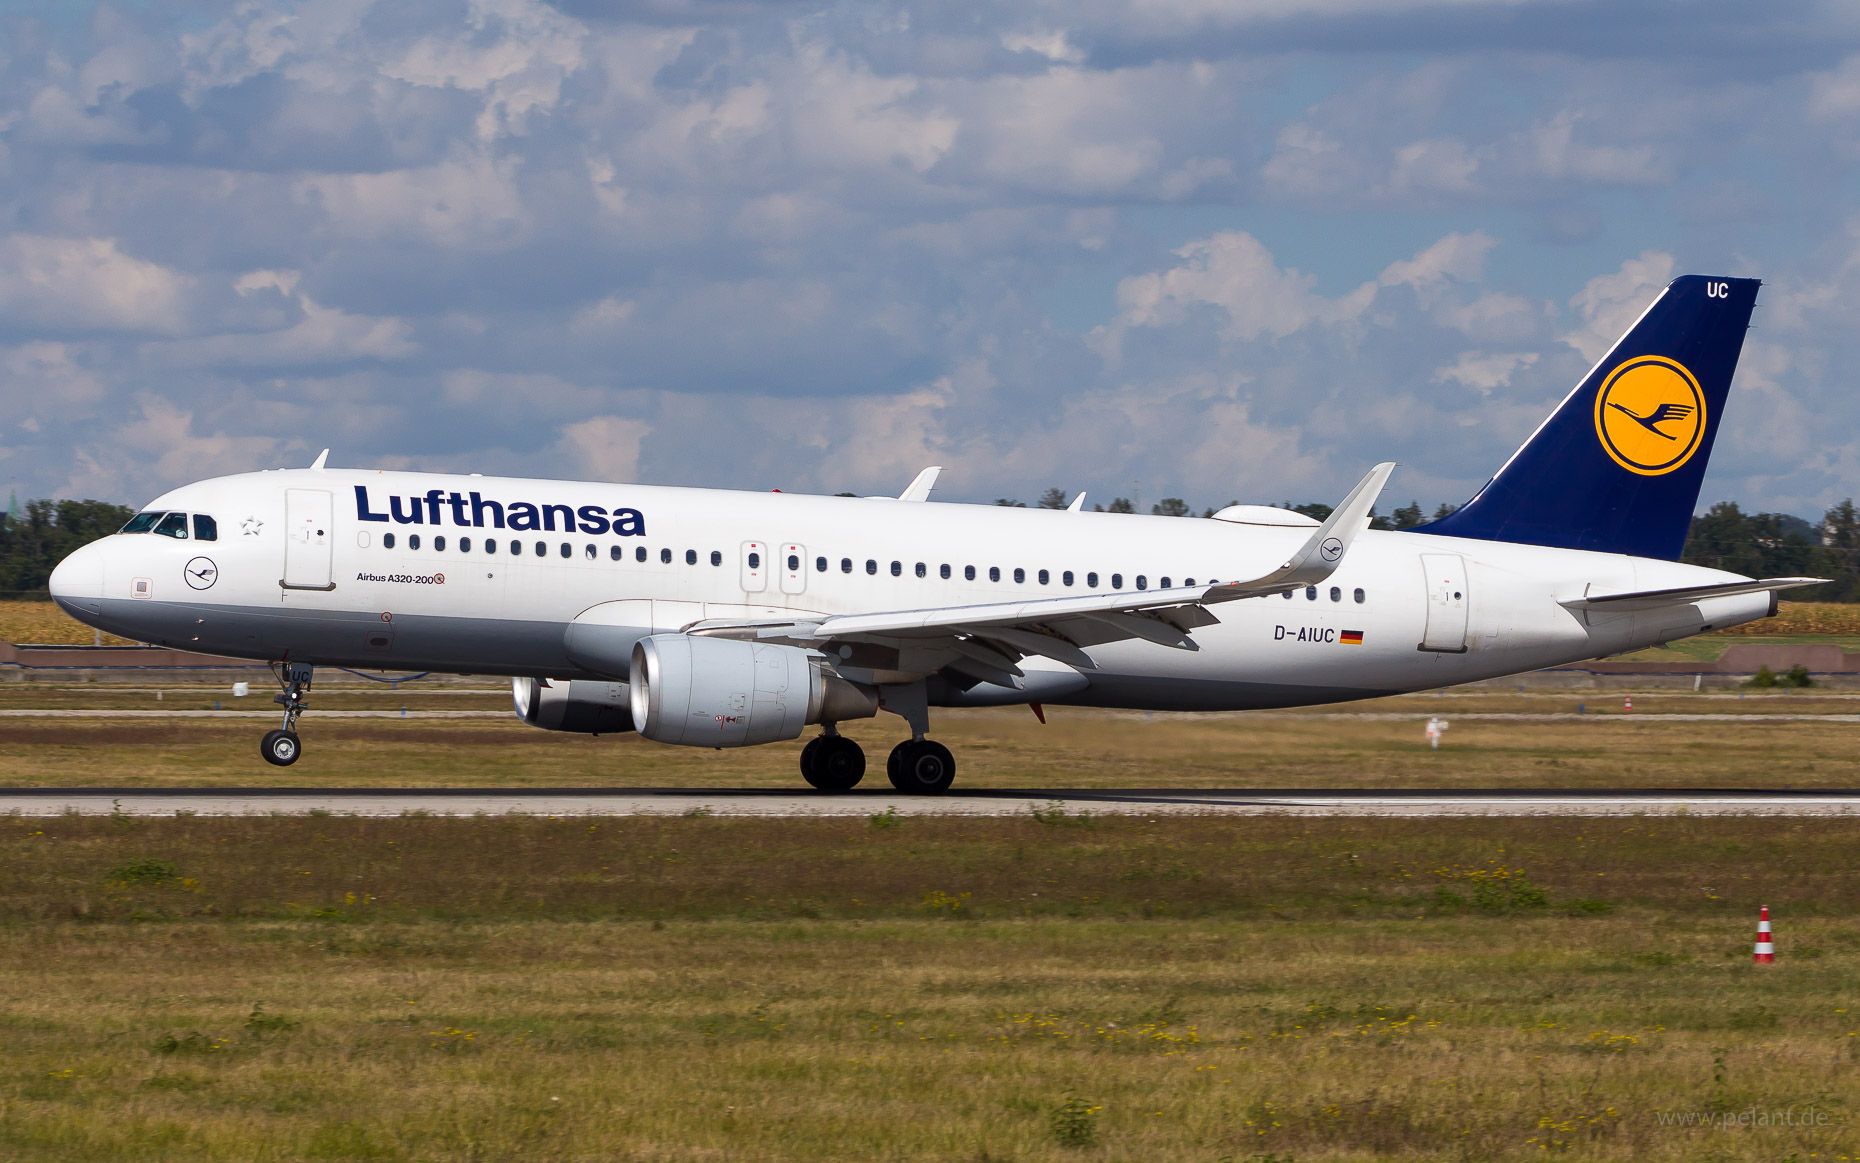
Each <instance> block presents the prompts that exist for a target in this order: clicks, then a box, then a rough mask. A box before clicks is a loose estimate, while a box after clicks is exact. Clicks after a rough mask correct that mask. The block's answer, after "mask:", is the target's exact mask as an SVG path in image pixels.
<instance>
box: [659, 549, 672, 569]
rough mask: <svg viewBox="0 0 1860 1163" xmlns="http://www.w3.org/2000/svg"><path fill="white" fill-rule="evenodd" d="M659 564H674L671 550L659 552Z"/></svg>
mask: <svg viewBox="0 0 1860 1163" xmlns="http://www.w3.org/2000/svg"><path fill="white" fill-rule="evenodd" d="M659 564H661V565H670V564H672V551H671V550H669V549H661V550H659Z"/></svg>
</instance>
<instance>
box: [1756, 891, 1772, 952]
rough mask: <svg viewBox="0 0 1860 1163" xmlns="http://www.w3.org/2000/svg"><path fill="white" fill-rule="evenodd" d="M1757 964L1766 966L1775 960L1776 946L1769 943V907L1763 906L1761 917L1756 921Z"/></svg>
mask: <svg viewBox="0 0 1860 1163" xmlns="http://www.w3.org/2000/svg"><path fill="white" fill-rule="evenodd" d="M1756 960H1757V964H1759V965H1766V964H1768V963H1770V962H1772V961H1774V960H1776V946H1775V945H1772V944H1771V943H1770V907H1769V906H1768V905H1764V906H1763V912H1762V915H1761V916H1760V917H1759V918H1758V920H1757V956H1756Z"/></svg>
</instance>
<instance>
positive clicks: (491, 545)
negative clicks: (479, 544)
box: [484, 537, 497, 553]
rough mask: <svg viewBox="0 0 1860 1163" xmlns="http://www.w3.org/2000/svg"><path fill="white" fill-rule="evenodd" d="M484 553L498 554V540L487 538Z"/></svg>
mask: <svg viewBox="0 0 1860 1163" xmlns="http://www.w3.org/2000/svg"><path fill="white" fill-rule="evenodd" d="M484 551H485V552H486V553H496V552H497V538H495V537H486V538H485V539H484Z"/></svg>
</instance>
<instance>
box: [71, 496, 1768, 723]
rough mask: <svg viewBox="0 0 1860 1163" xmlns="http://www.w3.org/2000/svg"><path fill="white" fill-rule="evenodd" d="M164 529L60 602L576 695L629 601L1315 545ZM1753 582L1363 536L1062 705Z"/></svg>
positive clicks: (1510, 657) (643, 504)
mask: <svg viewBox="0 0 1860 1163" xmlns="http://www.w3.org/2000/svg"><path fill="white" fill-rule="evenodd" d="M358 487H359V488H360V489H362V490H364V493H363V496H362V497H361V498H359V499H358V495H357V488H358ZM287 494H288V496H287ZM473 494H476V503H474V497H473ZM454 498H456V501H455V500H454ZM525 506H529V507H531V508H526V507H525ZM146 508H147V510H151V511H152V510H162V511H173V512H185V513H189V514H204V515H209V516H211V517H212V518H213V519H214V523H215V524H216V525H217V529H218V537H217V540H214V541H210V542H207V541H201V540H198V539H197V538H195V537H194V536H192V534H191V533H190V536H189V537H188V538H187V539H177V538H174V537H170V536H163V535H160V534H158V533H152V532H151V533H138V534H119V535H116V536H112V537H109V538H105V539H104V540H102V541H99V542H97V543H94V544H93V545H91V546H87V547H85V548H84V549H82V550H80V551H78V553H77V554H74V555H73V556H72V558H70V559H68V560H67V562H66V563H65V564H63V565H61V567H60V569H59V571H58V574H57V576H56V577H55V579H54V584H53V588H54V592H55V595H56V596H57V597H58V600H59V601H60V603H61V604H62V605H64V606H65V607H66V608H67V609H68V610H70V611H72V612H73V613H74V614H76V615H77V616H78V617H80V618H82V619H83V620H85V621H87V622H90V623H92V624H94V625H98V626H100V627H102V628H104V629H107V630H110V631H111V632H114V633H118V634H122V635H125V636H127V637H131V638H135V639H138V640H143V641H149V642H156V643H161V644H164V645H170V646H177V647H185V648H188V649H193V650H199V651H203V652H207V653H214V654H223V655H232V656H236V657H245V658H255V659H273V660H276V659H284V658H288V659H289V660H291V661H295V662H303V663H311V664H322V665H341V666H353V667H367V668H410V669H421V670H429V669H430V670H448V671H457V672H462V673H476V674H508V675H531V676H538V677H553V678H591V677H605V678H613V677H614V676H613V675H611V674H609V675H593V674H590V673H589V672H588V671H587V669H586V668H585V667H582V666H578V665H577V664H575V663H574V662H572V661H571V660H570V658H569V656H568V654H567V652H566V651H565V650H564V648H563V637H564V634H565V632H566V630H567V628H568V627H569V626H570V625H571V624H573V623H574V622H575V620H576V618H577V617H578V616H581V615H582V614H583V613H584V612H585V611H589V610H590V609H592V608H593V607H597V606H602V605H603V604H605V603H612V602H616V601H634V602H644V601H650V602H653V603H662V604H655V605H653V606H651V607H645V606H643V605H641V606H640V607H638V608H641V609H649V610H650V611H651V617H650V621H651V625H650V626H645V627H642V632H643V633H644V632H651V631H653V630H676V629H678V628H680V627H682V626H684V625H688V624H690V623H692V622H696V621H699V620H702V619H716V618H734V619H743V618H756V617H762V616H780V615H783V614H786V613H807V614H819V615H834V614H854V613H868V612H873V611H891V610H907V609H930V608H941V607H949V606H960V605H979V604H986V603H992V602H1008V601H1017V600H1025V599H1028V598H1037V597H1058V596H1065V595H1079V594H1087V593H1102V592H1111V591H1113V590H1136V589H1139V588H1158V587H1165V586H1170V585H1175V586H1180V585H1184V584H1189V583H1190V582H1191V580H1192V583H1194V584H1205V583H1208V582H1211V581H1232V580H1237V579H1247V578H1252V577H1257V576H1260V575H1261V574H1264V573H1267V572H1269V571H1270V570H1272V569H1273V568H1275V567H1276V566H1278V565H1279V564H1280V563H1281V562H1282V561H1284V560H1285V559H1286V557H1287V555H1288V554H1290V553H1291V552H1292V551H1293V550H1295V549H1296V548H1297V547H1298V546H1299V545H1300V544H1302V543H1303V541H1304V540H1305V538H1306V537H1307V536H1308V535H1309V533H1310V530H1309V529H1308V528H1299V527H1288V526H1273V525H1263V524H1236V523H1230V522H1226V521H1221V520H1201V519H1181V518H1168V517H1145V516H1130V515H1114V514H1107V513H1087V512H1067V511H1054V510H1041V509H1020V508H1012V509H1010V508H1003V507H994V506H977V505H961V504H940V503H916V502H907V501H897V500H889V499H856V498H840V497H819V496H805V495H799V494H785V493H748V492H734V491H724V490H711V489H687V488H664V487H654V486H647V485H625V484H597V483H579V482H570V481H552V480H527V479H513V478H492V477H479V476H452V475H441V474H427V473H398V472H364V471H352V470H335V469H327V470H323V469H305V470H281V471H273V472H262V473H251V474H245V475H240V476H233V477H222V478H218V479H214V480H208V481H203V482H200V483H198V484H193V485H188V486H185V487H183V488H180V489H176V490H174V491H172V492H169V493H167V494H165V495H163V496H161V497H158V498H157V499H155V500H154V501H153V502H151V503H150V504H149V505H148V506H147V507H146ZM532 508H533V510H534V517H533V518H532ZM570 516H572V517H573V528H572V529H571V528H569V527H568V526H569V520H568V519H569V517H570ZM376 518H379V519H376ZM416 518H417V519H416ZM500 521H501V525H502V527H499V523H500ZM545 524H547V525H548V526H549V527H548V528H544V527H543V526H544V525H545ZM616 526H617V527H618V531H616ZM390 537H391V539H392V547H390V546H389V544H388V543H389V539H390ZM416 538H417V541H418V544H417V547H416V545H415V540H416ZM442 539H443V548H442V547H441V544H440V543H441V541H442ZM487 542H491V543H494V546H492V547H489V548H488V547H487ZM513 544H514V546H515V551H514V552H513ZM642 551H643V552H642ZM1424 558H1425V561H1424ZM197 559H206V560H205V563H204V564H201V563H199V562H198V561H197ZM642 559H643V560H642ZM190 562H192V563H195V564H194V566H193V568H192V569H191V570H190ZM752 562H753V563H754V564H752ZM868 563H872V564H871V565H870V566H868ZM791 564H793V565H794V566H795V568H790V566H791ZM823 564H824V566H825V568H821V567H822V565H823ZM946 567H947V576H945V572H946ZM971 571H973V573H972V574H971ZM992 571H998V572H992ZM1094 575H1095V579H1096V580H1095V582H1093V581H1092V580H1091V579H1092V578H1093V576H1094ZM997 577H998V579H999V580H993V579H994V578H997ZM1068 577H1069V579H1070V581H1069V583H1068V580H1067V579H1068ZM1042 578H1044V580H1042ZM1017 579H1018V580H1017ZM1729 580H1735V577H1734V575H1729V574H1725V573H1722V572H1719V571H1716V570H1708V569H1701V568H1698V567H1694V566H1687V565H1681V564H1678V563H1675V562H1670V561H1659V560H1652V559H1646V558H1633V557H1625V556H1619V555H1613V554H1602V553H1591V552H1582V551H1574V550H1563V549H1551V548H1544V547H1538V546H1529V545H1516V544H1509V543H1500V542H1490V541H1474V540H1468V539H1464V538H1453V537H1441V536H1431V535H1429V534H1426V533H1424V532H1379V531H1366V532H1364V533H1362V534H1361V535H1360V536H1358V537H1357V538H1356V540H1355V542H1354V544H1353V545H1352V546H1351V547H1350V549H1349V551H1348V554H1347V556H1346V558H1345V560H1344V561H1343V562H1342V564H1341V566H1340V568H1339V569H1338V570H1337V572H1336V573H1335V574H1334V575H1333V576H1332V577H1331V578H1330V579H1329V580H1328V581H1327V582H1326V583H1325V584H1323V585H1321V586H1319V587H1317V588H1316V589H1315V590H1310V591H1307V590H1300V591H1298V592H1296V593H1294V594H1292V595H1289V596H1280V595H1274V596H1271V597H1259V598H1249V599H1245V600H1241V601H1234V602H1228V603H1223V604H1216V605H1212V606H1210V607H1209V609H1210V610H1211V611H1212V612H1213V613H1214V614H1215V615H1216V616H1217V617H1218V618H1219V624H1218V625H1212V626H1206V627H1202V628H1200V629H1197V630H1195V631H1194V632H1193V639H1194V641H1195V642H1196V643H1197V644H1198V645H1199V647H1200V649H1199V650H1198V651H1185V650H1181V649H1175V648H1171V647H1167V646H1161V645H1156V644H1153V643H1150V642H1146V641H1142V640H1129V641H1122V642H1116V643H1111V644H1108V645H1103V646H1095V647H1091V648H1090V649H1089V651H1088V653H1089V654H1090V656H1091V658H1092V660H1093V661H1094V662H1096V663H1097V664H1098V669H1097V670H1095V671H1090V672H1087V673H1086V674H1085V679H1086V681H1085V683H1084V684H1083V686H1082V687H1078V686H1077V680H1076V678H1075V676H1074V675H1073V673H1072V672H1071V671H1068V673H1067V678H1068V682H1069V684H1070V685H1068V686H1067V687H1066V688H1064V690H1066V691H1067V692H1069V693H1062V694H1059V695H1058V696H1057V697H1054V696H1051V695H1048V696H1044V697H1045V701H1050V702H1059V703H1075V704H1086V705H1099V706H1123V707H1138V708H1154V709H1183V710H1214V709H1237V708H1248V707H1264V706H1288V705H1297V704H1301V703H1317V702H1329V701H1336V700H1339V699H1348V698H1359V697H1367V696H1371V695H1376V694H1385V693H1391V692H1397V691H1409V690H1417V689H1423V688H1427V687H1437V686H1446V685H1449V684H1454V683H1461V682H1467V681H1471V680H1475V679H1482V678H1491V677H1496V676H1500V675H1505V674H1512V673H1517V672H1520V671H1527V670H1534V669H1538V668H1541V667H1545V666H1552V665H1557V664H1563V663H1569V662H1574V661H1578V660H1581V659H1587V658H1593V657H1597V656H1599V655H1606V654H1613V653H1618V652H1621V651H1625V650H1630V649H1635V648H1638V647H1644V646H1648V645H1653V644H1657V643H1660V642H1666V641H1671V640H1672V639H1675V638H1679V637H1684V636H1686V635H1688V634H1694V633H1698V632H1700V631H1701V630H1704V629H1710V628H1715V627H1723V626H1728V625H1734V624H1737V623H1740V622H1746V621H1750V620H1752V619H1755V618H1759V617H1762V616H1764V614H1765V613H1767V612H1768V610H1769V606H1770V597H1769V595H1768V594H1754V595H1743V596H1737V597H1727V598H1714V599H1709V600H1703V601H1699V602H1695V603H1692V604H1688V605H1680V606H1674V607H1667V608H1663V609H1660V610H1656V611H1652V612H1637V613H1623V614H1609V615H1603V614H1597V613H1595V612H1593V611H1586V612H1585V611H1572V610H1569V609H1566V608H1564V607H1563V606H1561V605H1559V604H1558V602H1559V600H1565V599H1570V598H1579V597H1582V596H1584V595H1585V594H1586V593H1588V592H1591V591H1593V592H1595V593H1603V592H1621V591H1640V590H1653V589H1663V588H1678V587H1688V586H1702V585H1711V584H1714V583H1719V582H1725V581H1729ZM1357 635H1360V641H1358V640H1357V639H1356V636H1357ZM1039 661H1041V662H1043V663H1044V660H1039ZM1047 665H1049V666H1059V664H1056V663H1052V664H1047ZM1040 689H1044V688H1039V687H1038V684H1034V687H1033V688H1032V693H1026V694H1023V695H1020V696H1015V695H1013V694H1012V693H1011V692H999V691H998V690H997V694H998V695H1000V697H993V698H991V697H988V696H987V695H986V694H978V695H975V696H973V697H972V698H967V699H965V698H964V697H961V696H960V694H959V693H956V692H951V693H949V697H946V698H944V699H943V700H942V701H945V702H963V701H980V702H987V701H996V702H1008V701H1016V700H1017V699H1018V701H1028V700H1038V699H1040V698H1042V697H1043V696H1042V695H1041V694H1040V693H1039V691H1040Z"/></svg>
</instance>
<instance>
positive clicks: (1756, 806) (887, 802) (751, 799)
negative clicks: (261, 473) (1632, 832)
mask: <svg viewBox="0 0 1860 1163" xmlns="http://www.w3.org/2000/svg"><path fill="white" fill-rule="evenodd" d="M1055 805H1057V806H1058V807H1060V808H1063V809H1064V810H1065V812H1067V813H1068V814H1071V815H1077V814H1079V813H1082V812H1090V813H1091V814H1093V815H1120V816H1123V815H1148V816H1161V815H1232V816H1641V815H1645V816H1686V815H1690V816H1852V815H1860V791H1800V792H1797V791H1774V790H1771V791H1765V790H1748V791H1741V790H1724V789H1676V790H1670V791H1612V790H1594V791H1587V790H1584V791H1566V790H1555V789H1528V790H1502V791H1495V790H1477V789H1446V790H1417V791H1390V790H1381V789H1378V790H1363V791H1338V790H1326V791H1314V790H1297V789H1289V790H1269V789H1250V788H1244V789H1243V788H1227V789H1215V788H1177V789H1166V790H1158V789H1141V790H1138V789H1130V790H1118V789H1048V788H1038V789H1025V790H1020V789H1013V790H1008V789H1001V790H994V789H978V790H973V791H958V792H951V793H950V794H948V795H943V796H935V797H925V796H910V795H901V794H898V793H897V792H894V791H892V790H891V789H889V788H882V789H881V788H861V789H859V790H857V791H854V792H851V793H846V794H840V795H827V794H822V793H818V792H808V791H791V790H787V789H776V788H771V789H763V788H625V789H614V790H606V789H599V788H544V789H523V788H491V789H484V790H462V789H448V788H354V789H350V788H164V789H146V788H13V789H7V790H0V814H16V815H19V816H58V815H64V814H67V813H76V814H79V815H105V816H107V815H112V814H119V813H120V814H123V815H132V816H175V815H190V814H191V815H197V816H245V815H286V816H307V815H324V814H327V815H343V816H399V815H407V814H424V815H432V816H475V815H506V814H522V815H531V816H793V817H808V816H818V817H833V816H840V817H865V816H871V815H875V814H878V813H883V812H887V811H895V812H896V813H897V814H898V815H900V816H1016V815H1029V814H1031V813H1033V812H1034V811H1049V810H1054V806H1055Z"/></svg>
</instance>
